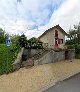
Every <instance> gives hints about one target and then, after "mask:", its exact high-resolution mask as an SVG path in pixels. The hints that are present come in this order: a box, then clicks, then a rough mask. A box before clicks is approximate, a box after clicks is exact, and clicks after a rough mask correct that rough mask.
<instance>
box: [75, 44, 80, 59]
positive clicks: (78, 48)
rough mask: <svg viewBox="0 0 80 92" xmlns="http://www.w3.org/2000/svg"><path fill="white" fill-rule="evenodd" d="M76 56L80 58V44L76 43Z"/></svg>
mask: <svg viewBox="0 0 80 92" xmlns="http://www.w3.org/2000/svg"><path fill="white" fill-rule="evenodd" d="M75 51H76V58H80V44H76V45H75Z"/></svg>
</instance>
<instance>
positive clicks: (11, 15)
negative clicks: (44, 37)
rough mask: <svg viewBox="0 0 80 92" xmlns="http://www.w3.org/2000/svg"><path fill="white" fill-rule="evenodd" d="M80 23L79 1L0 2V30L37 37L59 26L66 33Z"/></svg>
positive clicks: (17, 0) (16, 0)
mask: <svg viewBox="0 0 80 92" xmlns="http://www.w3.org/2000/svg"><path fill="white" fill-rule="evenodd" d="M79 22H80V0H0V28H3V29H4V30H5V31H6V32H8V33H9V34H22V33H24V34H25V35H26V36H27V38H31V37H39V36H40V35H41V34H42V33H43V32H44V31H46V30H47V29H49V28H51V27H53V26H55V25H57V24H59V25H60V26H61V27H62V28H63V29H64V30H65V31H66V32H68V31H69V29H70V27H71V28H73V25H74V24H78V23H79Z"/></svg>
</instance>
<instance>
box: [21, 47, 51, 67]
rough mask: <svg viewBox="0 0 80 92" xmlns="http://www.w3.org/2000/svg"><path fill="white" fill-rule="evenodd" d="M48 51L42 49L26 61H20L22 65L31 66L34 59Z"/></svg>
mask: <svg viewBox="0 0 80 92" xmlns="http://www.w3.org/2000/svg"><path fill="white" fill-rule="evenodd" d="M49 51H50V49H43V50H42V51H41V52H39V53H37V54H35V55H34V56H32V57H31V58H29V59H28V60H26V61H23V62H22V66H23V67H32V66H33V65H34V61H35V60H38V59H39V58H41V57H43V56H44V55H45V54H47V53H48V52H49Z"/></svg>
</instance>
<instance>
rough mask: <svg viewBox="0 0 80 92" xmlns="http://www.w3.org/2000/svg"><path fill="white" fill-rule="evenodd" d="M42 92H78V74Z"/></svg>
mask: <svg viewBox="0 0 80 92" xmlns="http://www.w3.org/2000/svg"><path fill="white" fill-rule="evenodd" d="M43 92H80V74H77V75H75V76H73V77H71V78H70V79H67V80H64V81H62V82H59V83H57V84H56V85H55V86H52V87H51V88H49V89H47V90H45V91H43Z"/></svg>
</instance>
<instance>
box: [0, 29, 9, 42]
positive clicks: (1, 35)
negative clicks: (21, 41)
mask: <svg viewBox="0 0 80 92" xmlns="http://www.w3.org/2000/svg"><path fill="white" fill-rule="evenodd" d="M8 38H9V34H8V33H5V31H4V30H3V29H2V28H0V43H5V42H6V39H8Z"/></svg>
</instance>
